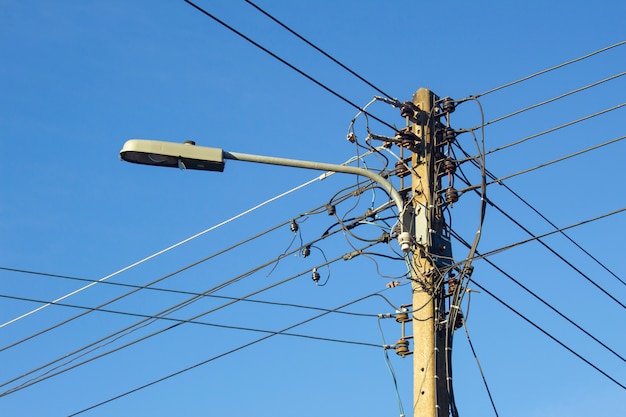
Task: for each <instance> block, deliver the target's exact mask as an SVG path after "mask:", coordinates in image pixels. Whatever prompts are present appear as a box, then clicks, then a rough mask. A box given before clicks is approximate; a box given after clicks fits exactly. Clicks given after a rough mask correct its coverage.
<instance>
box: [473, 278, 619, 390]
mask: <svg viewBox="0 0 626 417" xmlns="http://www.w3.org/2000/svg"><path fill="white" fill-rule="evenodd" d="M472 282H473V284H474V285H475V286H477V287H478V288H479V289H480V290H481V291H484V292H485V293H487V294H488V295H490V296H491V297H492V298H493V299H494V300H496V301H497V302H499V303H500V304H502V305H503V306H504V307H506V308H507V309H509V310H510V311H511V312H513V313H515V314H516V315H517V316H518V317H520V318H521V319H522V320H524V321H525V322H527V323H528V324H530V325H531V326H533V327H534V328H535V329H537V330H539V331H540V332H541V333H543V334H544V335H546V336H547V337H549V338H550V339H552V340H553V341H554V342H556V343H557V344H559V345H560V346H561V347H563V348H565V349H566V350H567V351H568V352H570V353H571V354H573V355H574V356H576V357H577V358H578V359H580V360H582V361H583V362H585V363H586V364H587V365H589V366H591V367H592V368H593V369H595V370H596V371H597V372H599V373H600V374H602V375H604V376H605V377H607V378H608V379H609V380H610V381H612V382H613V383H615V384H616V385H617V386H619V387H620V388H623V389H625V390H626V385H623V384H621V383H620V382H619V381H617V380H616V379H615V378H613V377H612V376H610V375H609V374H608V373H606V372H604V371H603V370H602V369H600V368H599V367H597V366H596V365H594V364H593V363H592V362H591V361H589V360H588V359H586V358H584V357H583V356H582V355H581V354H579V353H577V352H576V351H574V350H573V349H572V348H570V347H569V346H567V345H566V344H565V343H563V342H561V341H560V340H559V339H557V338H556V337H555V336H553V335H552V334H550V333H549V332H548V331H546V330H544V329H543V328H541V327H540V326H539V325H537V324H536V323H534V322H533V321H532V320H530V319H529V318H528V317H526V316H524V315H523V314H522V313H520V312H519V311H517V310H515V309H514V308H513V307H511V306H510V305H509V304H507V303H505V302H504V301H503V300H502V299H500V298H498V297H497V296H496V295H495V294H493V293H492V292H491V291H489V290H488V289H486V288H485V287H483V286H482V285H480V284H479V283H478V282H476V280H475V279H472Z"/></svg>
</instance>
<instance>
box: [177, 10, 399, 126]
mask: <svg viewBox="0 0 626 417" xmlns="http://www.w3.org/2000/svg"><path fill="white" fill-rule="evenodd" d="M183 1H184V2H185V3H187V4H189V5H190V6H191V7H193V8H194V9H196V10H198V11H199V12H200V13H202V14H204V15H205V16H207V17H209V18H211V19H213V20H214V21H215V22H217V23H219V24H220V25H222V26H224V27H225V28H226V29H228V30H230V31H231V32H233V33H235V34H236V35H238V36H239V37H241V38H243V39H245V40H246V41H248V42H249V43H251V44H252V45H254V46H255V47H257V48H259V49H260V50H262V51H263V52H265V53H266V54H268V55H270V56H271V57H272V58H274V59H276V60H278V61H279V62H281V63H282V64H284V65H286V66H288V67H289V68H291V69H292V70H294V71H295V72H297V73H298V74H300V75H302V76H303V77H304V78H306V79H307V80H309V81H312V82H313V83H314V84H316V85H317V86H318V87H321V88H322V89H324V90H326V91H327V92H329V93H331V94H332V95H333V96H335V97H337V98H338V99H340V100H341V101H343V102H344V103H346V104H348V105H350V106H352V107H354V108H355V109H357V110H359V111H363V112H364V113H367V112H365V111H364V110H362V109H361V107H359V106H358V105H357V104H355V103H354V102H352V101H350V100H349V99H347V98H346V97H344V96H342V95H341V94H339V93H338V92H336V91H335V90H333V89H331V88H330V87H328V86H326V85H325V84H323V83H322V82H320V81H318V80H316V79H315V78H313V77H312V76H310V75H309V74H307V73H306V72H304V71H303V70H301V69H299V68H298V67H296V66H295V65H293V64H291V63H289V62H288V61H286V60H285V59H283V58H281V57H280V56H278V55H276V54H275V53H274V52H272V51H270V50H269V49H267V48H265V47H264V46H262V45H261V44H259V43H258V42H256V41H254V40H253V39H251V38H250V37H248V36H246V35H244V34H243V33H241V32H239V31H238V30H237V29H235V28H233V27H232V26H230V25H228V24H227V23H226V22H224V21H222V20H220V19H219V18H217V17H216V16H214V15H213V14H211V13H209V12H208V11H207V10H205V9H203V8H202V7H200V6H198V5H197V4H195V3H194V2H192V1H190V0H183ZM367 114H368V115H369V116H370V117H371V118H372V119H374V120H376V121H377V122H379V123H381V124H383V125H385V126H387V127H389V128H391V129H394V127H393V126H392V125H390V124H389V123H387V122H385V121H384V120H382V119H379V118H378V117H376V116H374V115H373V114H370V113H367ZM394 130H395V129H394Z"/></svg>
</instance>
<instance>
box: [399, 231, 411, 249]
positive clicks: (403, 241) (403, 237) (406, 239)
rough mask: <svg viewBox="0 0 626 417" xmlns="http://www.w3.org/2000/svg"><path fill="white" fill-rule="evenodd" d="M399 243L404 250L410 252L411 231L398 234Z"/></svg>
mask: <svg viewBox="0 0 626 417" xmlns="http://www.w3.org/2000/svg"><path fill="white" fill-rule="evenodd" d="M398 244H399V245H400V249H402V252H405V253H406V252H408V251H410V250H411V234H410V233H409V232H402V233H400V234H399V235H398Z"/></svg>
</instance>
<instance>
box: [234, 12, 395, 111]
mask: <svg viewBox="0 0 626 417" xmlns="http://www.w3.org/2000/svg"><path fill="white" fill-rule="evenodd" d="M244 1H245V2H246V3H248V4H249V5H250V6H252V7H254V8H255V9H256V10H258V11H259V12H261V13H263V14H264V15H265V16H267V17H269V18H270V19H271V20H273V21H274V22H275V23H277V24H279V25H280V26H281V27H282V28H283V29H286V30H287V31H288V32H289V33H291V34H292V35H294V36H296V37H297V38H298V39H300V40H301V41H303V42H304V43H306V44H307V45H309V46H310V47H311V48H313V49H315V50H316V51H317V52H319V53H321V54H322V55H324V56H325V57H326V58H328V59H330V60H331V61H333V62H334V63H335V64H337V65H339V66H340V67H341V68H343V69H344V70H346V71H348V72H349V73H350V74H352V75H354V76H355V77H356V78H358V79H359V80H361V81H363V82H364V83H365V84H367V85H368V86H370V87H372V88H373V89H374V90H376V91H377V92H379V93H380V94H382V95H383V96H385V97H387V98H388V99H392V100H393V97H392V96H390V95H389V94H387V93H385V92H384V91H382V90H381V89H380V88H378V87H376V86H375V85H374V84H372V83H370V82H369V81H367V80H366V79H365V78H363V77H362V76H360V75H359V74H357V73H356V72H354V71H353V70H351V69H350V68H348V67H347V66H346V65H344V64H342V63H341V62H340V61H338V60H337V59H335V58H333V57H332V56H331V55H330V54H328V53H326V52H325V51H324V50H322V49H321V48H319V47H318V46H316V45H315V44H313V43H312V42H310V41H309V40H308V39H306V38H305V37H304V36H302V35H300V34H299V33H297V32H296V31H294V30H293V29H291V28H290V27H288V26H287V25H286V24H284V23H283V22H281V21H280V20H278V19H277V18H275V17H274V16H272V15H271V14H270V13H268V12H267V11H265V10H263V9H262V8H260V7H259V6H258V5H256V4H254V3H253V2H252V1H250V0H244Z"/></svg>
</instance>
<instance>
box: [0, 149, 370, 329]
mask: <svg viewBox="0 0 626 417" xmlns="http://www.w3.org/2000/svg"><path fill="white" fill-rule="evenodd" d="M357 158H358V157H352V158H350V159H349V160H348V161H346V162H344V164H343V165H346V164H349V163H350V162H353V161H354V160H355V159H357ZM332 174H334V172H325V173H323V174H321V175H319V176H317V177H315V178H313V179H312V180H309V181H307V182H305V183H304V184H300V185H298V186H297V187H294V188H292V189H291V190H288V191H285V192H283V193H282V194H279V195H277V196H274V197H272V198H270V199H269V200H266V201H264V202H262V203H259V204H257V205H256V206H254V207H252V208H250V209H248V210H246V211H243V212H241V213H239V214H237V215H236V216H233V217H231V218H230V219H228V220H224V221H223V222H221V223H218V224H216V225H215V226H212V227H209V228H208V229H205V230H203V231H201V232H200V233H197V234H195V235H193V236H191V237H188V238H187V239H184V240H181V241H180V242H178V243H176V244H174V245H172V246H170V247H168V248H165V249H163V250H160V251H159V252H156V253H155V254H152V255H150V256H148V257H146V258H143V259H142V260H140V261H137V262H135V263H134V264H132V265H129V266H127V267H124V268H122V269H120V270H119V271H116V272H113V273H112V274H110V275H107V276H106V277H102V278H100V279H99V280H97V281H93V282H91V283H89V284H87V285H85V286H84V287H81V288H79V289H77V290H74V291H72V292H70V293H68V294H65V295H64V296H62V297H59V298H57V299H56V300H53V301H50V302H49V303H46V304H44V305H41V306H39V307H37V308H36V309H34V310H31V311H29V312H28V313H24V314H22V315H21V316H19V317H15V318H14V319H11V320H9V321H7V322H6V323H3V324H1V325H0V329H1V328H3V327H5V326H8V325H9V324H12V323H15V322H16V321H19V320H21V319H23V318H25V317H28V316H30V315H32V314H35V313H36V312H38V311H41V310H43V309H44V308H46V307H49V306H51V305H53V304H56V303H58V302H60V301H63V300H65V299H67V298H69V297H71V296H73V295H76V294H78V293H79V292H82V291H84V290H86V289H88V288H89V287H92V286H94V285H96V284H98V283H100V282H104V281H106V280H108V279H109V278H113V277H114V276H116V275H119V274H121V273H122V272H125V271H128V270H129V269H132V268H134V267H136V266H138V265H140V264H142V263H144V262H147V261H149V260H151V259H154V258H156V257H157V256H159V255H162V254H164V253H165V252H168V251H170V250H172V249H174V248H177V247H178V246H181V245H184V244H185V243H187V242H190V241H192V240H194V239H196V238H198V237H200V236H202V235H204V234H206V233H209V232H211V231H213V230H215V229H217V228H219V227H222V226H224V225H226V224H228V223H230V222H232V221H234V220H237V219H238V218H240V217H243V216H245V215H246V214H249V213H251V212H253V211H255V210H257V209H259V208H261V207H263V206H265V205H267V204H269V203H271V202H273V201H276V200H278V199H280V198H282V197H284V196H286V195H288V194H291V193H293V192H295V191H298V190H299V189H301V188H304V187H306V186H308V185H311V184H313V183H314V182H315V181H322V180H324V179H326V178H328V177H329V176H331V175H332Z"/></svg>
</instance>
